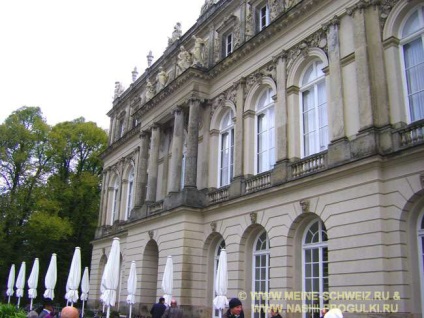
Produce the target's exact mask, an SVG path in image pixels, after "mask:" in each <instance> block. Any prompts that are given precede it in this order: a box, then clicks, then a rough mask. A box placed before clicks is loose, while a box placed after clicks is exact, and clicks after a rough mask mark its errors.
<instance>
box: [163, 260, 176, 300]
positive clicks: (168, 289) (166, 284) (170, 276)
mask: <svg viewBox="0 0 424 318" xmlns="http://www.w3.org/2000/svg"><path fill="white" fill-rule="evenodd" d="M173 284H174V265H173V263H172V256H171V255H169V256H168V258H167V259H166V265H165V271H164V272H163V277H162V291H163V293H164V295H163V298H165V304H167V305H169V304H170V303H171V299H172V288H173Z"/></svg>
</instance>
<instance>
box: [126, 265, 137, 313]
mask: <svg viewBox="0 0 424 318" xmlns="http://www.w3.org/2000/svg"><path fill="white" fill-rule="evenodd" d="M127 290H128V296H127V303H128V304H129V305H130V316H129V318H131V312H132V305H134V304H135V292H136V291H137V269H136V266H135V261H132V262H131V268H130V275H129V276H128V285H127Z"/></svg>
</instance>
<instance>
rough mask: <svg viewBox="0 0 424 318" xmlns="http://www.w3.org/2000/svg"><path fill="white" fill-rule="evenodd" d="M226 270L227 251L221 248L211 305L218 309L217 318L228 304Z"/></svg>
mask: <svg viewBox="0 0 424 318" xmlns="http://www.w3.org/2000/svg"><path fill="white" fill-rule="evenodd" d="M227 289H228V272H227V252H226V251H225V248H223V249H221V253H220V254H219V260H218V269H217V271H216V278H215V293H216V297H215V298H214V300H213V306H214V307H215V308H216V309H218V311H219V318H221V317H222V311H223V310H224V309H225V307H226V306H228V299H227V296H226V295H227Z"/></svg>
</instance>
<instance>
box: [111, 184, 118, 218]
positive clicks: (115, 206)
mask: <svg viewBox="0 0 424 318" xmlns="http://www.w3.org/2000/svg"><path fill="white" fill-rule="evenodd" d="M112 191H113V194H112V195H113V197H112V214H111V219H110V224H111V225H113V222H114V221H115V220H116V219H117V216H118V211H119V203H118V198H119V197H118V194H119V181H118V178H116V179H115V182H114V183H113V190H112Z"/></svg>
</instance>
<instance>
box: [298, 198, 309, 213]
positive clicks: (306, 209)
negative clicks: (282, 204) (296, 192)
mask: <svg viewBox="0 0 424 318" xmlns="http://www.w3.org/2000/svg"><path fill="white" fill-rule="evenodd" d="M299 204H300V207H301V208H302V213H307V212H309V200H301V201H300V202H299Z"/></svg>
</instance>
